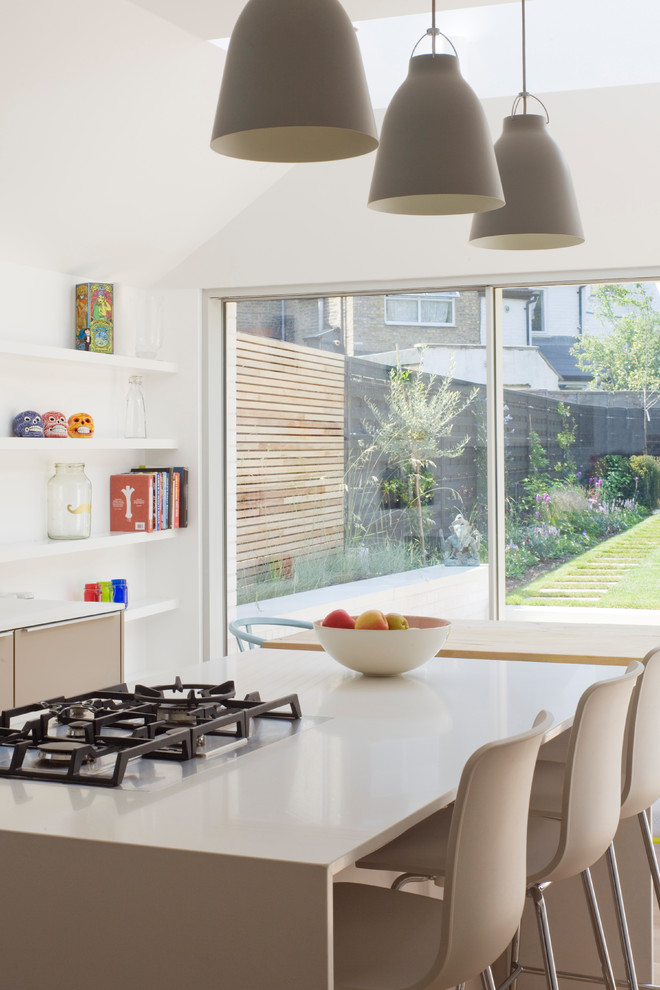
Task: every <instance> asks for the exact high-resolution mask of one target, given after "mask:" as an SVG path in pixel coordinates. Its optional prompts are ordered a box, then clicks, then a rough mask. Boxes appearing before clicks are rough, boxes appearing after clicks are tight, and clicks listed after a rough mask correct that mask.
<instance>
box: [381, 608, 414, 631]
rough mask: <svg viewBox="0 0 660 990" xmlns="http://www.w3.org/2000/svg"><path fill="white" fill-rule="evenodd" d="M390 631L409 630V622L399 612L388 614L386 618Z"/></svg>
mask: <svg viewBox="0 0 660 990" xmlns="http://www.w3.org/2000/svg"><path fill="white" fill-rule="evenodd" d="M385 618H386V619H387V628H388V629H409V628H410V626H409V625H408V620H407V619H406V617H405V615H400V613H399V612H388V613H387V615H386V616H385Z"/></svg>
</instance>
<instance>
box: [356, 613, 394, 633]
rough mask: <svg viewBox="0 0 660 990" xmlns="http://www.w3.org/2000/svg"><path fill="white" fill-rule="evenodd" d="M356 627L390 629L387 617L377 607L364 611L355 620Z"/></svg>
mask: <svg viewBox="0 0 660 990" xmlns="http://www.w3.org/2000/svg"><path fill="white" fill-rule="evenodd" d="M355 628H356V629H388V628H389V627H388V625H387V619H386V618H385V616H384V614H383V613H382V612H379V611H378V609H377V608H370V609H368V610H367V611H366V612H362V613H361V614H360V615H358V617H357V619H356V620H355Z"/></svg>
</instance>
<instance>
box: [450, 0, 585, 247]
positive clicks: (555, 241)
mask: <svg viewBox="0 0 660 990" xmlns="http://www.w3.org/2000/svg"><path fill="white" fill-rule="evenodd" d="M522 66H523V88H522V92H521V93H519V94H518V96H517V97H516V99H515V100H514V104H513V109H512V111H511V116H510V117H505V118H504V128H503V131H502V136H501V137H500V139H499V141H497V142H496V143H495V154H496V156H497V164H498V166H499V170H500V176H501V178H502V185H503V187H504V197H505V199H506V206H503V207H502V209H500V210H493V211H492V212H491V213H488V214H481V213H480V214H479V215H478V216H475V218H474V220H473V221H472V229H471V231H470V243H471V244H474V245H475V246H476V247H485V248H499V249H502V250H505V251H534V250H542V249H549V248H560V247H573V246H575V245H576V244H582V243H583V242H584V233H583V231H582V222H581V220H580V212H579V210H578V205H577V200H576V198H575V192H574V190H573V182H572V180H571V175H570V172H569V170H568V167H567V165H566V163H565V161H564V158H563V156H562V153H561V151H560V150H559V147H558V146H557V144H556V143H555V142H554V141H553V139H552V138H551V137H550V134H549V133H548V130H547V124H548V123H549V118H548V112H547V110H546V108H545V106H544V105H543V103H541V101H540V100H539V99H538V97H536V96H533V95H532V94H531V93H528V92H527V66H526V53H525V0H522ZM529 99H533V100H536V101H537V103H539V104H540V106H541V107H543V110H544V115H543V116H540V115H539V114H530V113H528V112H527V102H528V100H529ZM520 104H522V107H523V112H522V113H521V114H518V115H517V114H516V110H517V109H518V107H519V106H520Z"/></svg>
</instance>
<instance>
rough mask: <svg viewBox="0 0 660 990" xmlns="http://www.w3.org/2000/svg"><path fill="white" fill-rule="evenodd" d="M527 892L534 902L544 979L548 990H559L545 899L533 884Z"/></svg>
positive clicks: (538, 886)
mask: <svg viewBox="0 0 660 990" xmlns="http://www.w3.org/2000/svg"><path fill="white" fill-rule="evenodd" d="M527 892H528V894H529V896H530V897H531V898H532V900H533V902H534V908H535V910H536V923H537V925H538V929H539V936H540V939H541V949H542V951H543V968H544V969H545V978H546V982H547V984H548V990H559V982H558V980H557V968H556V966H555V957H554V955H553V952H552V941H551V939H550V926H549V924H548V912H547V910H546V906H545V898H544V897H543V890H542V887H541V885H540V884H534V886H533V887H528V889H527Z"/></svg>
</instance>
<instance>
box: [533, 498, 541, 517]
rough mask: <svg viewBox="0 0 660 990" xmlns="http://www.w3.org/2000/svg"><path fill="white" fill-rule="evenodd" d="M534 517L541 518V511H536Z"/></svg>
mask: <svg viewBox="0 0 660 990" xmlns="http://www.w3.org/2000/svg"><path fill="white" fill-rule="evenodd" d="M537 498H538V496H537ZM534 518H535V519H540V518H541V513H540V512H535V513H534Z"/></svg>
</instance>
